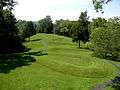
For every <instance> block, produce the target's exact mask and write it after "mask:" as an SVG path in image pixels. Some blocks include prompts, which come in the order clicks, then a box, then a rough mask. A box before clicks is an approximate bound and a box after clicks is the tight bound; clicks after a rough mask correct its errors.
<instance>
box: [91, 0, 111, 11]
mask: <svg viewBox="0 0 120 90" xmlns="http://www.w3.org/2000/svg"><path fill="white" fill-rule="evenodd" d="M110 1H112V0H92V2H93V5H94V8H95V10H96V11H97V12H99V11H101V12H102V13H103V5H105V4H108V3H109V2H110Z"/></svg>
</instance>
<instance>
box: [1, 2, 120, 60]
mask: <svg viewBox="0 0 120 90" xmlns="http://www.w3.org/2000/svg"><path fill="white" fill-rule="evenodd" d="M96 3H97V2H96ZM15 4H16V3H15V2H14V1H13V0H1V1H0V42H2V43H1V44H0V53H12V52H17V51H19V50H22V49H23V50H24V48H25V47H24V46H23V45H22V43H23V42H24V41H25V39H26V38H28V39H29V41H30V36H32V35H35V34H36V33H48V34H51V33H54V34H58V35H64V36H67V37H71V38H72V41H73V42H76V43H78V46H79V48H80V45H81V42H83V43H84V44H85V45H86V46H87V48H88V49H91V50H93V51H94V54H95V55H96V56H99V57H102V58H112V59H116V58H117V59H119V58H120V53H119V52H120V17H114V18H110V19H108V20H106V19H104V18H101V17H98V18H96V19H92V21H90V20H89V16H88V15H87V11H84V12H81V14H80V17H79V18H78V20H76V21H70V20H63V19H61V20H56V22H55V23H53V21H52V19H51V16H46V17H45V18H43V19H40V20H38V21H36V22H33V21H25V20H16V18H15V16H14V14H13V13H12V10H13V7H14V5H15ZM94 4H95V1H94ZM101 5H102V4H101Z"/></svg>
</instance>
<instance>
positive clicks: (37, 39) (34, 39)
mask: <svg viewBox="0 0 120 90" xmlns="http://www.w3.org/2000/svg"><path fill="white" fill-rule="evenodd" d="M41 40H42V39H34V40H30V41H33V42H34V41H41ZM30 41H28V40H26V42H30Z"/></svg>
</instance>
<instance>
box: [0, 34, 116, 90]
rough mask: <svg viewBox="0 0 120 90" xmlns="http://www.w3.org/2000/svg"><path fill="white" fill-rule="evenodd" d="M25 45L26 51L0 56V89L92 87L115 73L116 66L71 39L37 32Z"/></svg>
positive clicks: (79, 89)
mask: <svg viewBox="0 0 120 90" xmlns="http://www.w3.org/2000/svg"><path fill="white" fill-rule="evenodd" d="M45 43H47V45H46V44H45ZM24 44H25V46H27V47H28V49H29V51H27V52H24V53H19V54H13V55H6V56H1V58H0V90H91V89H92V87H93V86H95V85H97V84H100V83H103V82H105V81H108V80H110V79H112V78H114V77H115V75H116V73H115V71H116V68H115V67H113V66H112V65H111V64H110V63H108V62H106V60H105V59H99V58H96V57H92V51H89V50H87V49H78V46H77V45H76V44H74V43H72V42H71V39H70V38H67V37H63V36H57V35H52V34H49V35H48V34H37V35H35V36H33V37H31V41H30V42H25V43H24ZM47 46H48V48H47ZM46 48H47V51H45V49H46ZM46 52H47V53H46ZM113 62H114V61H113ZM115 63H116V62H115ZM117 63H118V62H117Z"/></svg>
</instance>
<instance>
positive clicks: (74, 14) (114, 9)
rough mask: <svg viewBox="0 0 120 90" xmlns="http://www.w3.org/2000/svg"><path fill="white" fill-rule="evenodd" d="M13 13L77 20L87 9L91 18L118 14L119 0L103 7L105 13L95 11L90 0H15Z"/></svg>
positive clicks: (33, 17) (29, 17)
mask: <svg viewBox="0 0 120 90" xmlns="http://www.w3.org/2000/svg"><path fill="white" fill-rule="evenodd" d="M16 1H17V2H18V4H17V5H16V7H15V10H14V13H15V16H16V18H17V19H22V20H27V21H30V20H32V21H37V20H40V19H42V18H44V17H45V16H46V15H50V16H51V17H52V20H53V21H55V20H59V19H69V20H77V19H78V18H79V16H80V13H81V12H82V11H85V10H87V11H88V15H89V16H90V17H91V18H95V17H98V16H101V17H105V18H109V17H113V16H120V0H113V2H111V3H109V5H108V6H106V7H105V8H104V11H105V13H104V14H103V15H102V14H101V13H96V12H95V10H94V8H93V5H92V0H16Z"/></svg>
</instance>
